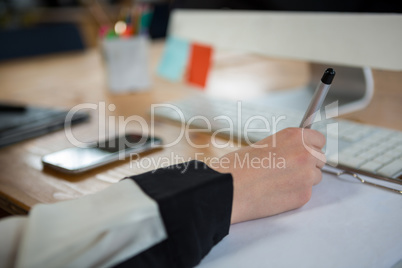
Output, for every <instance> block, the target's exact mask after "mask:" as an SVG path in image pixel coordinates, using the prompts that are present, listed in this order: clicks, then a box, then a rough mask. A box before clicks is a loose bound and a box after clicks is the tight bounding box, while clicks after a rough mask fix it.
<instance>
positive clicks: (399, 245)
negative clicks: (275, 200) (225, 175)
mask: <svg viewBox="0 0 402 268" xmlns="http://www.w3.org/2000/svg"><path fill="white" fill-rule="evenodd" d="M345 178H346V177H345ZM373 180H374V182H378V180H375V179H372V181H373ZM388 185H392V186H394V187H395V188H398V189H401V188H402V185H395V184H388ZM401 259H402V195H400V194H396V193H393V192H389V191H385V190H382V189H379V188H376V187H373V186H368V185H364V184H362V183H361V182H358V181H357V180H356V181H354V180H353V179H350V180H349V179H340V178H337V177H335V176H333V175H329V174H325V173H324V175H323V180H322V182H321V183H320V184H319V185H317V186H314V188H313V195H312V198H311V200H310V202H309V203H307V204H306V205H305V206H304V207H302V208H300V209H296V210H293V211H290V212H286V213H282V214H279V215H276V216H272V217H268V218H264V219H260V220H255V221H249V222H245V223H240V224H235V225H232V226H231V228H230V234H229V235H228V236H227V237H226V238H224V239H223V241H221V242H220V243H219V244H218V245H217V246H216V247H214V248H213V249H212V251H211V252H210V253H209V254H208V255H207V256H206V257H205V258H204V259H203V261H202V262H201V264H200V266H199V267H309V268H312V267H319V268H322V267H342V268H345V267H365V268H367V267H373V268H374V267H375V268H379V267H392V266H393V265H395V264H396V263H398V261H400V260H401Z"/></svg>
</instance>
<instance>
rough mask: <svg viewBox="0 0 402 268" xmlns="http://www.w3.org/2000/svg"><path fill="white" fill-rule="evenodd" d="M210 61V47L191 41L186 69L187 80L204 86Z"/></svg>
mask: <svg viewBox="0 0 402 268" xmlns="http://www.w3.org/2000/svg"><path fill="white" fill-rule="evenodd" d="M211 62H212V47H211V46H207V45H202V44H195V43H192V44H191V48H190V58H189V63H188V69H187V82H188V83H190V84H194V85H198V86H201V87H202V88H205V85H206V83H207V78H208V73H209V69H210V67H211Z"/></svg>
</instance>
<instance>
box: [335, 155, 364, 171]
mask: <svg viewBox="0 0 402 268" xmlns="http://www.w3.org/2000/svg"><path fill="white" fill-rule="evenodd" d="M338 161H339V164H342V165H345V166H348V167H355V168H358V167H360V166H361V165H363V164H364V163H366V162H367V160H366V159H363V158H358V157H341V156H340V157H339V160H338Z"/></svg>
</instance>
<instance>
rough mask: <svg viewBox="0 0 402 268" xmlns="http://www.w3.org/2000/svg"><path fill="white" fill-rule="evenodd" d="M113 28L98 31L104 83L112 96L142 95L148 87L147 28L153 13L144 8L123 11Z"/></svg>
mask: <svg viewBox="0 0 402 268" xmlns="http://www.w3.org/2000/svg"><path fill="white" fill-rule="evenodd" d="M123 10H124V11H125V12H122V17H121V18H120V20H118V21H117V22H116V23H115V24H114V27H113V28H111V27H110V26H103V27H101V29H100V32H99V34H100V37H101V40H100V44H101V50H102V55H103V59H104V65H105V70H106V80H107V84H108V87H109V90H110V91H111V92H113V93H123V92H133V91H143V90H147V89H149V87H150V86H151V79H150V73H149V68H148V59H149V56H148V47H149V37H148V28H149V25H150V21H151V18H152V14H153V11H152V9H151V8H150V7H149V6H148V5H146V4H143V5H138V6H134V7H132V8H127V9H123Z"/></svg>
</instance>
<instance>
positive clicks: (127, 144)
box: [42, 134, 161, 173]
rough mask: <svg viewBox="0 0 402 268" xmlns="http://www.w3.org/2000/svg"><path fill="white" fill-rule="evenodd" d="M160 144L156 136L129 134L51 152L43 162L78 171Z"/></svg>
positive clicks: (57, 167) (65, 169)
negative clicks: (83, 146)
mask: <svg viewBox="0 0 402 268" xmlns="http://www.w3.org/2000/svg"><path fill="white" fill-rule="evenodd" d="M160 144H161V139H159V138H156V137H146V136H142V135H138V134H127V135H124V136H119V137H116V138H113V139H110V140H106V141H102V142H97V143H94V144H93V145H91V146H88V147H85V148H79V147H73V148H68V149H64V150H61V151H58V152H55V153H51V154H48V155H45V156H44V157H43V158H42V162H43V163H44V164H45V165H47V166H50V167H53V168H56V169H58V170H61V171H64V172H69V173H78V172H82V171H85V170H88V169H91V168H94V167H97V166H101V165H104V164H107V163H110V162H113V161H115V160H117V159H119V156H122V154H123V156H127V155H129V154H130V153H140V152H144V151H146V150H149V149H151V148H152V147H153V146H156V145H160Z"/></svg>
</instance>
